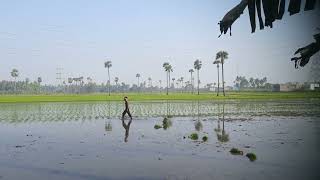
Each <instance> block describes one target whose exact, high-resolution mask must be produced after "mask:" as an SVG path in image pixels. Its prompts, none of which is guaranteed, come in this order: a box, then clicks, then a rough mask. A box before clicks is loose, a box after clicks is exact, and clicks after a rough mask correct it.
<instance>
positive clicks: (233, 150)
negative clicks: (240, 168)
mask: <svg viewBox="0 0 320 180" xmlns="http://www.w3.org/2000/svg"><path fill="white" fill-rule="evenodd" d="M230 153H231V154H232V155H243V151H240V150H239V149H237V148H232V149H231V150H230Z"/></svg>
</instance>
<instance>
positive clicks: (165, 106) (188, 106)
mask: <svg viewBox="0 0 320 180" xmlns="http://www.w3.org/2000/svg"><path fill="white" fill-rule="evenodd" d="M319 107H320V102H319V101H276V102H275V101H251V102H248V101H226V102H223V101H200V102H198V101H182V102H167V101H160V102H131V104H130V110H131V112H132V114H133V116H135V117H136V118H142V117H162V116H175V117H183V116H193V117H194V116H198V115H199V116H215V115H219V114H221V113H222V111H224V114H226V115H230V116H233V117H238V118H250V116H270V115H273V116H275V115H277V116H288V115H290V116H319V115H320V108H319ZM123 108H124V107H123V103H122V102H103V103H35V104H1V105H0V122H2V123H23V122H48V121H88V120H97V119H107V118H115V117H120V115H121V113H122V111H123ZM223 108H224V110H222V109H223Z"/></svg>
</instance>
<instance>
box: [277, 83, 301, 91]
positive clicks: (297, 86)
mask: <svg viewBox="0 0 320 180" xmlns="http://www.w3.org/2000/svg"><path fill="white" fill-rule="evenodd" d="M297 90H303V84H302V83H291V82H290V83H285V84H280V91H283V92H289V91H297Z"/></svg>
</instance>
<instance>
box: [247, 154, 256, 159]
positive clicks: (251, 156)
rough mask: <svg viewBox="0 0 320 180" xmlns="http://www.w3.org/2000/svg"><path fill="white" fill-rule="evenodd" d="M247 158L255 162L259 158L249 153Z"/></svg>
mask: <svg viewBox="0 0 320 180" xmlns="http://www.w3.org/2000/svg"><path fill="white" fill-rule="evenodd" d="M246 156H247V157H248V158H249V160H250V161H255V160H256V159H257V156H256V155H255V154H254V153H247V154H246Z"/></svg>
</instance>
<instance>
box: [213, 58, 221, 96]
mask: <svg viewBox="0 0 320 180" xmlns="http://www.w3.org/2000/svg"><path fill="white" fill-rule="evenodd" d="M220 63H221V62H220V61H219V60H215V61H213V64H216V65H217V70H218V92H217V96H219V91H220V79H219V74H220V71H219V67H220V65H219V64H220Z"/></svg>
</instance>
